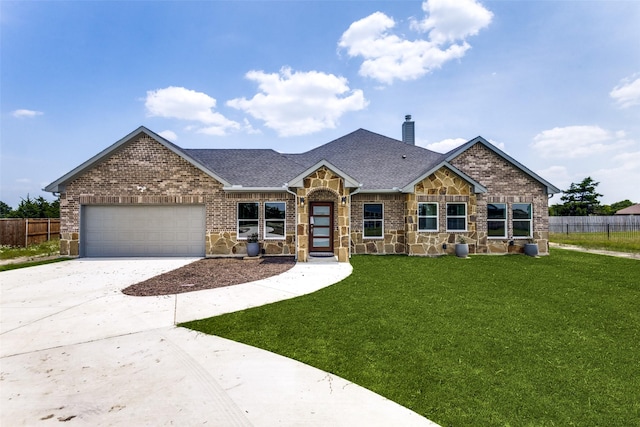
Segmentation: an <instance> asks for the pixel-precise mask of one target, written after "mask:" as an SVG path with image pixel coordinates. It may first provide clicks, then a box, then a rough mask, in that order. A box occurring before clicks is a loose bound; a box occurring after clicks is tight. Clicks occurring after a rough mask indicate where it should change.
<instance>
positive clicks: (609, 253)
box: [549, 242, 640, 260]
mask: <svg viewBox="0 0 640 427" xmlns="http://www.w3.org/2000/svg"><path fill="white" fill-rule="evenodd" d="M549 246H550V247H551V248H558V249H567V250H570V251H578V252H588V253H590V254H598V255H607V256H615V257H619V258H630V259H637V260H640V253H638V252H635V253H630V252H616V251H607V250H604V249H589V248H583V247H582V246H574V245H565V244H564V243H553V242H549Z"/></svg>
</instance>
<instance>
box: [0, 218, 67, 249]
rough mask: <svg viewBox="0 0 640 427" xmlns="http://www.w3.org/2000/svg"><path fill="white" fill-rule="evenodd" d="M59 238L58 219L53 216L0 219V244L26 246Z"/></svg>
mask: <svg viewBox="0 0 640 427" xmlns="http://www.w3.org/2000/svg"><path fill="white" fill-rule="evenodd" d="M59 238H60V220H59V219H53V218H43V219H33V218H2V219H0V245H2V246H20V247H26V246H29V245H33V244H35V243H42V242H46V241H47V240H51V239H59Z"/></svg>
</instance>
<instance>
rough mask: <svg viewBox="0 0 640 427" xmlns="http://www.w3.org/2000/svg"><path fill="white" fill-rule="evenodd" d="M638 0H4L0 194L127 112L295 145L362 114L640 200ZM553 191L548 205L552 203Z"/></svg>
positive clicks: (265, 144) (373, 122)
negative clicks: (483, 146) (494, 149)
mask: <svg viewBox="0 0 640 427" xmlns="http://www.w3.org/2000/svg"><path fill="white" fill-rule="evenodd" d="M638 22H640V1H487V0H485V1H474V0H429V1H425V2H420V1H185V2H177V1H176V2H173V1H71V2H63V1H48V2H45V1H7V0H1V1H0V25H1V27H0V31H1V32H0V36H1V39H0V43H1V45H0V55H1V57H0V61H1V62H0V71H1V74H0V119H1V123H0V126H1V127H0V132H1V133H0V138H1V144H2V145H1V147H0V162H1V163H0V166H1V169H2V170H1V172H0V184H1V186H0V200H2V201H4V202H5V203H8V204H9V205H10V206H12V207H16V206H17V204H18V203H19V202H20V199H21V198H22V197H25V196H26V195H27V194H30V195H31V196H32V197H37V196H40V195H43V196H45V197H46V198H48V199H49V200H52V199H53V196H52V195H50V194H49V193H44V192H42V191H41V189H42V188H43V187H44V186H45V185H47V184H48V183H50V182H52V181H54V180H55V179H57V178H59V177H60V176H62V175H63V174H65V173H67V172H68V171H70V170H71V169H73V168H74V167H76V166H78V165H79V164H81V163H82V162H84V161H85V160H87V159H89V158H90V157H92V156H93V155H95V154H97V153H98V152H100V151H101V150H103V149H105V148H106V147H108V146H109V145H111V144H112V143H114V142H115V141H117V140H119V139H120V138H121V137H123V136H125V135H126V134H128V133H129V132H131V131H132V130H134V129H135V128H137V127H138V126H140V125H144V126H147V127H148V128H150V129H151V130H153V131H155V132H157V133H160V134H161V135H163V136H165V137H167V138H168V139H169V140H171V141H173V142H175V143H176V144H178V145H180V146H181V147H184V148H273V149H275V150H277V151H281V152H303V151H307V150H309V149H311V148H314V147H316V146H318V145H321V144H324V143H326V142H329V141H331V140H333V139H335V138H338V137H340V136H343V135H345V134H347V133H350V132H352V131H354V130H356V129H358V128H365V129H368V130H370V131H373V132H377V133H380V134H383V135H386V136H390V137H394V138H398V139H400V138H401V124H402V122H403V121H404V116H405V114H411V115H412V116H413V119H414V120H415V122H416V140H417V144H418V145H421V146H424V147H427V148H429V149H433V150H435V151H440V152H444V151H448V150H449V149H451V148H453V147H454V146H456V144H461V143H463V142H464V141H467V140H469V139H472V138H474V137H476V136H478V135H481V136H483V137H484V138H486V139H487V140H490V141H491V142H492V143H494V144H496V145H497V146H498V147H500V148H501V149H503V150H505V151H506V152H507V153H508V154H509V155H511V156H512V157H514V158H515V159H516V160H518V161H520V162H521V163H523V164H525V165H526V166H527V167H529V168H530V169H532V170H533V171H535V172H537V173H539V174H540V175H541V176H542V177H544V178H546V179H547V180H549V181H550V182H552V183H553V184H555V185H556V186H558V187H559V188H562V189H566V188H568V186H569V184H570V183H571V182H579V181H581V180H582V179H583V178H585V177H586V176H591V177H592V178H593V179H595V180H596V181H599V182H600V186H599V187H598V190H599V192H600V193H602V194H603V195H604V197H603V198H602V201H603V202H604V203H613V202H616V201H620V200H624V199H631V200H632V201H634V202H640V184H639V183H640V25H638ZM558 199H559V198H558V196H556V197H554V199H552V203H554V202H558V201H559V200H558Z"/></svg>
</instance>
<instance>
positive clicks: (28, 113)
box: [11, 110, 44, 119]
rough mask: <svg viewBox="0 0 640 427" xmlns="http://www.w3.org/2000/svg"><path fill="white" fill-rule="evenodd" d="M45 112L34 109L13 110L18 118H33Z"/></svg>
mask: <svg viewBox="0 0 640 427" xmlns="http://www.w3.org/2000/svg"><path fill="white" fill-rule="evenodd" d="M43 114H44V113H43V112H42V111H34V110H15V111H12V112H11V115H12V116H13V117H16V118H18V119H25V118H27V119H28V118H32V117H36V116H41V115H43Z"/></svg>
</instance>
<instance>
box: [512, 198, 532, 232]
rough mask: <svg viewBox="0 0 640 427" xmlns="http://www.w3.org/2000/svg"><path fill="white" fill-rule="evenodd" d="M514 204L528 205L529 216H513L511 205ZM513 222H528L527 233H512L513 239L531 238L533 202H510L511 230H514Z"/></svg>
mask: <svg viewBox="0 0 640 427" xmlns="http://www.w3.org/2000/svg"><path fill="white" fill-rule="evenodd" d="M516 205H529V212H530V216H529V218H528V219H527V218H514V216H513V212H514V209H513V207H514V206H516ZM515 222H528V223H529V235H527V236H516V235H515V234H514V235H513V238H514V239H516V240H517V239H531V238H532V237H533V203H512V204H511V231H512V232H514V231H515V228H514V226H513V224H514V223H515Z"/></svg>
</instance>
